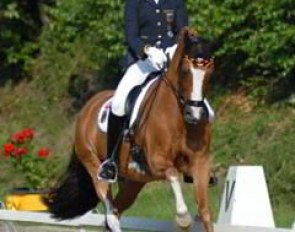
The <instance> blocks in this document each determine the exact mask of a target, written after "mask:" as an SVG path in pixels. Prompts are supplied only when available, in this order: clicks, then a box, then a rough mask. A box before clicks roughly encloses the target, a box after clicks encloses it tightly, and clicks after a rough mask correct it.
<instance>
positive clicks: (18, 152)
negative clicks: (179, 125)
mask: <svg viewBox="0 0 295 232" xmlns="http://www.w3.org/2000/svg"><path fill="white" fill-rule="evenodd" d="M14 153H15V154H14V155H16V156H17V157H19V156H23V155H26V154H28V150H27V148H25V147H18V148H16V149H15V151H14Z"/></svg>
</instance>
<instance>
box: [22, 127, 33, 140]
mask: <svg viewBox="0 0 295 232" xmlns="http://www.w3.org/2000/svg"><path fill="white" fill-rule="evenodd" d="M21 133H22V134H23V136H24V137H25V138H26V139H32V138H34V136H35V131H34V130H33V129H31V128H26V129H23V130H22V131H21Z"/></svg>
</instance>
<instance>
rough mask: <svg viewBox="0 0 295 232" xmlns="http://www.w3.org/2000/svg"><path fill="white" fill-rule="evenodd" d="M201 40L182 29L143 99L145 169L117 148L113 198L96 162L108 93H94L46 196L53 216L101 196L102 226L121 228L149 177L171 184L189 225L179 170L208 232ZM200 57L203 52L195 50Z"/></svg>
mask: <svg viewBox="0 0 295 232" xmlns="http://www.w3.org/2000/svg"><path fill="white" fill-rule="evenodd" d="M203 45H204V44H203V40H202V39H201V37H199V36H198V35H197V34H196V33H195V32H194V31H192V30H191V29H189V28H187V27H186V28H184V29H183V30H182V31H181V32H180V35H179V39H178V45H177V49H176V51H175V54H174V56H173V58H172V60H171V62H170V63H169V65H168V69H167V71H166V73H164V74H163V75H162V77H161V78H159V80H158V81H156V82H155V83H154V84H153V86H152V87H151V89H150V90H149V92H148V94H147V96H146V97H145V100H144V104H143V105H144V107H142V109H141V118H140V119H139V123H138V124H137V129H136V130H135V135H134V139H135V142H136V143H137V144H140V145H141V147H142V149H143V151H144V154H143V156H145V157H144V159H145V161H146V165H147V171H146V172H144V171H139V170H138V169H136V168H132V167H133V166H132V165H130V163H132V162H134V160H132V157H131V156H130V147H131V146H130V142H129V141H126V140H125V141H123V143H122V145H121V146H120V148H119V152H120V158H119V161H118V167H119V176H120V177H122V178H123V179H124V180H121V181H119V183H118V186H119V190H118V194H117V195H116V197H115V198H114V199H113V198H112V193H111V188H110V186H109V184H108V183H107V182H103V181H101V180H98V178H97V171H98V167H99V165H100V163H101V162H102V161H104V160H105V159H106V134H104V133H102V132H101V131H100V130H99V129H98V128H97V114H98V111H99V110H100V108H101V107H102V105H103V103H104V102H105V101H106V100H107V99H109V98H110V97H111V96H112V95H113V91H103V92H100V93H98V94H97V95H95V96H94V97H93V98H92V99H90V100H89V102H88V103H87V104H86V105H85V107H84V108H83V110H82V111H81V112H80V114H79V115H78V118H77V123H76V134H75V143H74V149H73V155H72V159H71V162H70V164H69V167H68V170H67V173H66V175H65V176H64V178H63V180H62V181H61V183H60V184H59V185H58V187H56V188H55V189H53V190H52V192H51V193H50V194H49V196H47V197H46V198H45V202H46V204H47V205H48V207H49V211H50V212H51V213H52V214H53V216H54V217H55V218H58V219H69V218H73V217H76V216H80V215H83V214H84V213H86V212H87V211H89V210H91V209H92V208H94V207H95V206H96V205H97V203H98V202H99V201H101V202H103V204H104V206H105V217H106V227H107V228H108V230H109V231H113V232H120V231H121V229H120V222H119V217H120V216H121V214H122V213H123V211H124V210H126V209H127V208H129V207H130V206H131V204H132V203H133V202H134V201H135V199H136V197H137V195H138V193H139V192H140V191H141V189H142V188H143V187H144V185H145V184H146V183H147V182H150V181H155V180H167V181H168V182H169V183H170V185H171V187H172V190H173V193H174V197H175V207H176V223H177V225H178V226H179V227H180V228H182V229H188V228H190V226H191V224H192V222H193V220H192V218H191V216H190V214H189V212H188V208H187V206H186V204H185V202H184V198H183V194H182V191H181V184H180V178H181V174H184V175H186V176H190V177H192V179H193V186H194V189H195V199H196V203H197V204H198V210H199V216H200V218H201V221H202V222H203V225H204V228H205V230H206V232H213V224H212V221H211V216H210V212H209V205H208V194H207V189H208V182H209V169H210V166H211V159H210V154H209V147H210V139H211V125H210V122H209V121H208V117H207V116H206V114H204V112H205V113H206V109H205V107H204V96H205V95H206V93H207V90H208V85H209V79H210V76H211V74H212V72H213V60H212V59H210V58H208V59H207V58H205V59H204V56H203V55H204V53H205V52H206V49H204V48H205V46H203ZM200 54H201V56H203V57H202V58H200V56H199V55H200Z"/></svg>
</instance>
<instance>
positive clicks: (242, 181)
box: [218, 166, 275, 228]
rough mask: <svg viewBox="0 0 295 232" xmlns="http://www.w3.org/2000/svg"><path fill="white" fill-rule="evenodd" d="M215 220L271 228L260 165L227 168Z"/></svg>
mask: <svg viewBox="0 0 295 232" xmlns="http://www.w3.org/2000/svg"><path fill="white" fill-rule="evenodd" d="M218 223H219V224H230V225H240V226H258V227H270V228H275V223H274V218H273V213H272V208H271V204H270V200H269V194H268V190H267V185H266V181H265V176H264V172H263V167H262V166H233V167H230V169H229V171H228V174H227V178H226V181H225V186H224V191H223V196H222V202H221V207H220V211H219V218H218Z"/></svg>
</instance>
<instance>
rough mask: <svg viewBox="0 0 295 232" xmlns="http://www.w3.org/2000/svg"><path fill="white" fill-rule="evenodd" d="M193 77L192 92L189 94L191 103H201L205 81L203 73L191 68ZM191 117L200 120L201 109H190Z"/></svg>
mask: <svg viewBox="0 0 295 232" xmlns="http://www.w3.org/2000/svg"><path fill="white" fill-rule="evenodd" d="M191 72H192V75H193V91H192V93H191V100H192V101H203V83H204V79H205V71H204V70H201V69H198V68H193V67H191ZM191 110H192V112H193V115H194V117H195V118H196V119H198V120H199V119H201V113H202V107H195V106H194V107H191Z"/></svg>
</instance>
